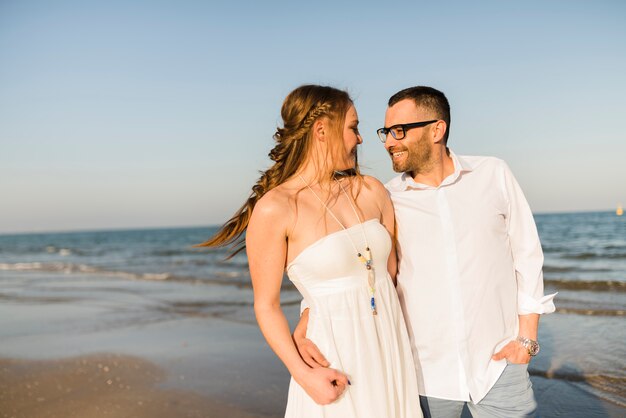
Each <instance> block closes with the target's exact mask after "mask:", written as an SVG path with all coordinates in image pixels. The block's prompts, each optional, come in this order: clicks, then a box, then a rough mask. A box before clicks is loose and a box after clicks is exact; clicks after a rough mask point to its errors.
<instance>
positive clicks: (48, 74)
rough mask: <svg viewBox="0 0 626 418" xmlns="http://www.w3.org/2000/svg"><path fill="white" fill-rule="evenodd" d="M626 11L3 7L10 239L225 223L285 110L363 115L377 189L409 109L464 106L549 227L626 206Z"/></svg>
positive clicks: (423, 6)
mask: <svg viewBox="0 0 626 418" xmlns="http://www.w3.org/2000/svg"><path fill="white" fill-rule="evenodd" d="M624 74H626V3H624V2H623V1H619V0H615V1H602V0H599V1H594V2H589V1H575V0H566V1H558V0H556V1H524V2H512V1H483V2H480V1H478V2H464V1H458V2H445V1H442V2H418V1H413V2H388V3H386V4H383V2H352V3H350V2H338V1H332V2H328V1H318V2H294V1H263V2H261V1H248V2H238V1H229V2H226V1H224V2H222V1H206V2H203V1H106V2H103V1H62V0H61V1H54V2H51V1H31V0H2V1H0V233H9V232H18V231H59V230H76V229H102V228H126V227H153V226H154V227H160V226H178V225H209V224H217V223H222V222H224V221H225V220H226V219H227V218H228V217H229V216H230V215H231V214H232V213H233V212H234V211H235V210H236V209H237V208H238V207H239V206H240V205H241V203H243V201H244V199H245V198H246V197H247V195H248V193H249V191H250V187H251V186H252V184H253V183H254V182H255V181H256V179H257V177H258V170H261V169H264V168H266V167H267V166H268V164H269V162H270V161H269V159H268V158H267V153H268V151H269V150H270V148H271V147H272V146H273V144H272V138H271V136H272V134H273V133H274V131H275V128H276V126H277V124H278V123H279V110H280V105H281V103H282V100H283V98H284V97H285V95H286V94H287V93H288V92H289V91H291V90H292V89H293V88H295V87H297V86H298V85H301V84H305V83H320V84H330V85H333V86H336V87H339V88H345V89H347V90H348V91H350V92H351V94H352V95H353V97H354V98H355V102H356V106H357V110H358V112H359V116H360V119H361V127H362V129H361V130H362V133H363V135H364V140H365V143H364V144H363V146H362V148H361V151H360V152H361V157H360V161H361V162H362V163H363V164H364V165H365V172H367V173H368V174H372V175H375V176H377V177H378V178H380V179H381V180H383V181H386V180H388V179H390V178H391V177H392V176H393V175H394V173H393V171H392V170H391V167H390V163H389V158H388V156H387V155H386V153H385V152H383V147H382V145H381V144H380V143H379V141H378V140H377V138H376V135H375V132H374V131H375V129H376V128H378V127H380V126H382V124H383V118H384V112H385V107H386V101H387V99H388V97H389V96H390V95H391V94H393V93H395V92H396V91H397V90H399V89H402V88H404V87H408V86H412V85H430V86H433V87H436V88H438V89H440V90H442V91H444V92H445V93H446V95H447V96H448V99H449V100H450V102H451V105H452V126H451V137H450V142H449V143H450V146H451V147H452V149H453V150H454V151H455V152H457V153H460V154H475V155H478V154H482V155H495V156H498V157H501V158H503V159H505V160H506V161H507V162H508V163H509V165H510V166H511V168H512V169H513V171H514V173H515V174H516V176H517V178H518V180H519V182H520V183H521V185H522V187H523V189H524V190H525V193H526V196H527V198H528V200H529V202H530V204H531V207H532V208H533V210H534V211H535V212H546V211H578V210H595V209H614V208H615V206H616V205H617V204H618V203H620V202H621V203H623V204H626V180H625V179H626V161H625V160H626V135H625V134H624V128H623V126H622V124H621V121H623V120H624V118H625V116H624V115H626V76H625V75H624Z"/></svg>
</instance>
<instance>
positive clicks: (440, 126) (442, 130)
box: [433, 120, 448, 143]
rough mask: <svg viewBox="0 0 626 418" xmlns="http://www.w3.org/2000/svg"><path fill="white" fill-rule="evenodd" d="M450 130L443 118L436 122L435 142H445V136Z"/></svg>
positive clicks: (434, 129)
mask: <svg viewBox="0 0 626 418" xmlns="http://www.w3.org/2000/svg"><path fill="white" fill-rule="evenodd" d="M447 130H448V124H447V123H446V122H445V121H443V120H438V121H437V122H435V126H434V127H433V142H434V143H437V142H443V138H444V137H445V136H446V131H447Z"/></svg>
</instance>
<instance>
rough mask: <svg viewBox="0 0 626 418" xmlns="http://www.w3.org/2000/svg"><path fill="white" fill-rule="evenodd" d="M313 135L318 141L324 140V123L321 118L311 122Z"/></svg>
mask: <svg viewBox="0 0 626 418" xmlns="http://www.w3.org/2000/svg"><path fill="white" fill-rule="evenodd" d="M313 137H314V138H315V139H317V140H318V141H320V142H326V123H324V120H323V119H322V118H320V119H318V120H316V121H315V122H314V123H313Z"/></svg>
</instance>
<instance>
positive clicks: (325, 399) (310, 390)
mask: <svg viewBox="0 0 626 418" xmlns="http://www.w3.org/2000/svg"><path fill="white" fill-rule="evenodd" d="M294 379H296V382H298V384H299V385H300V386H302V388H303V389H304V390H305V391H306V393H307V394H308V395H309V396H310V397H311V398H312V399H313V400H314V401H315V403H317V404H319V405H328V404H329V403H332V402H335V401H336V400H337V399H339V397H340V396H341V395H342V394H343V392H344V391H345V390H346V386H347V385H349V384H350V381H349V380H348V377H347V376H346V375H345V374H343V373H341V372H340V371H338V370H335V369H328V368H323V367H318V368H316V369H308V370H307V371H305V372H304V373H303V374H302V375H301V376H298V377H296V376H294Z"/></svg>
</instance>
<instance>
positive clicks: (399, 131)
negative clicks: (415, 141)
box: [376, 119, 439, 142]
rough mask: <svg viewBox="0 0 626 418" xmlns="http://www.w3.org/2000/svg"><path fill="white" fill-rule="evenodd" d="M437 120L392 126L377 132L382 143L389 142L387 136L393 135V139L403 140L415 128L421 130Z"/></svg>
mask: <svg viewBox="0 0 626 418" xmlns="http://www.w3.org/2000/svg"><path fill="white" fill-rule="evenodd" d="M438 120H439V119H436V120H427V121H425V122H415V123H400V124H398V125H393V126H390V127H389V128H380V129H377V130H376V133H377V134H378V137H379V138H380V140H381V141H382V142H385V141H386V140H387V135H389V134H391V136H392V137H393V139H398V140H399V139H402V138H404V136H405V135H406V131H408V130H409V129H413V128H421V127H422V126H426V125H430V124H431V123H435V122H437V121H438Z"/></svg>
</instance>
